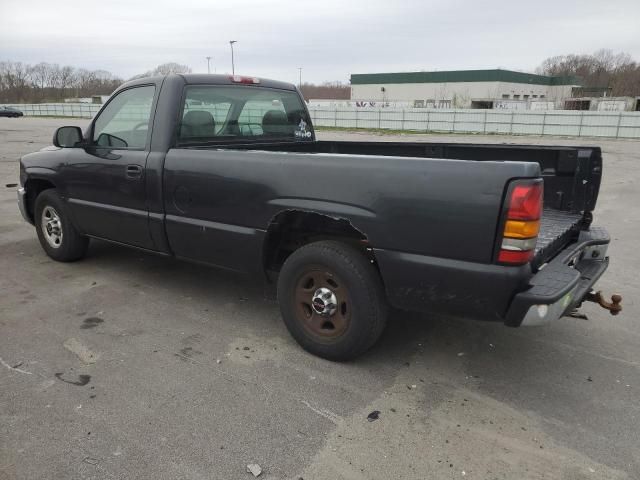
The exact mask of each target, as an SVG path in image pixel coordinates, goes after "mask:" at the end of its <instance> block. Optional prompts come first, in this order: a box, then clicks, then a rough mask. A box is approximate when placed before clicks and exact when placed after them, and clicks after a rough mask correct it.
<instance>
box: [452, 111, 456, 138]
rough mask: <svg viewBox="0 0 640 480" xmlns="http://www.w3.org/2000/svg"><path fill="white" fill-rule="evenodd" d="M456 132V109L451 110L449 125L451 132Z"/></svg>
mask: <svg viewBox="0 0 640 480" xmlns="http://www.w3.org/2000/svg"><path fill="white" fill-rule="evenodd" d="M455 132H456V111H455V110H454V111H453V125H451V133H455Z"/></svg>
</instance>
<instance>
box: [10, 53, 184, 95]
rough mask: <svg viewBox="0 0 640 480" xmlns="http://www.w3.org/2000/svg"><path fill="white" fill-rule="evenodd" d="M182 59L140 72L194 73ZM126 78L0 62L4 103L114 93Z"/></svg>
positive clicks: (54, 66) (46, 65) (52, 65)
mask: <svg viewBox="0 0 640 480" xmlns="http://www.w3.org/2000/svg"><path fill="white" fill-rule="evenodd" d="M190 72H191V69H190V68H189V67H188V66H186V65H180V64H178V63H164V64H162V65H158V66H157V67H156V68H154V69H153V70H149V71H147V72H144V73H141V74H140V75H136V76H134V77H132V79H133V78H141V77H146V76H153V75H167V74H169V73H190ZM123 82H124V80H123V79H122V78H120V77H117V76H116V75H113V74H112V73H110V72H107V71H106V70H87V69H84V68H74V67H71V66H69V65H65V66H60V65H58V64H57V63H47V62H40V63H37V64H35V65H29V64H27V63H22V62H11V61H4V62H0V103H43V102H62V101H64V99H65V98H81V97H90V96H92V95H110V94H111V93H112V92H113V91H114V90H115V89H116V88H118V87H119V86H120V85H122V83H123Z"/></svg>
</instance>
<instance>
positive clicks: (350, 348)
mask: <svg viewBox="0 0 640 480" xmlns="http://www.w3.org/2000/svg"><path fill="white" fill-rule="evenodd" d="M278 302H279V304H280V311H281V312H282V318H283V320H284V322H285V325H286V326H287V329H288V330H289V332H290V333H291V335H292V336H293V337H294V338H295V339H296V341H297V342H298V343H299V344H300V345H301V346H302V347H303V348H304V349H305V350H307V351H309V352H311V353H313V354H315V355H318V356H319V357H323V358H327V359H329V360H349V359H353V358H355V357H357V356H359V355H361V354H362V353H364V352H365V351H366V350H368V349H369V348H371V346H372V345H373V344H374V343H375V342H376V341H377V340H378V338H379V337H380V335H381V334H382V331H383V329H384V326H385V323H386V317H387V310H388V309H387V303H386V297H385V293H384V288H383V286H382V282H381V280H380V276H379V274H378V271H377V270H376V268H375V267H374V266H373V265H372V264H371V262H370V260H369V259H368V258H367V257H366V256H365V255H364V254H363V253H362V252H361V251H359V250H358V249H356V248H355V247H352V246H350V245H347V244H343V243H340V242H335V241H321V242H315V243H311V244H309V245H305V246H304V247H301V248H300V249H298V250H296V251H295V252H293V253H292V254H291V255H290V256H289V257H288V258H287V260H286V262H285V263H284V265H283V267H282V270H281V271H280V276H279V278H278Z"/></svg>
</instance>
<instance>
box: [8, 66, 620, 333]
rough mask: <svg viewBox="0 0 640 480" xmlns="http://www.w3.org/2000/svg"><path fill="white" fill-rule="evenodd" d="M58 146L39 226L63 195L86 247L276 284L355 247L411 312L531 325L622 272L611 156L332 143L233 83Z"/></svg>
mask: <svg viewBox="0 0 640 480" xmlns="http://www.w3.org/2000/svg"><path fill="white" fill-rule="evenodd" d="M131 99H133V100H131ZM118 102H133V103H134V104H135V106H136V109H137V110H136V111H143V112H147V113H146V116H144V117H141V119H137V120H135V121H134V122H133V124H132V125H133V126H131V128H129V127H127V122H128V121H130V120H129V117H123V118H122V119H119V117H118V115H119V113H118V110H117V108H118ZM114 119H116V120H117V121H115V124H117V126H113V127H112V126H111V125H112V124H113V125H115V124H114ZM145 122H146V123H145ZM105 125H106V126H105ZM64 128H67V129H69V128H73V127H64ZM145 128H146V130H145ZM118 129H119V130H118ZM64 133H65V135H66V136H68V135H70V134H73V133H74V132H69V131H65V132H64ZM58 138H66V137H65V136H62V135H61V136H59V135H58V133H56V137H55V138H54V144H55V145H56V147H52V148H49V149H46V150H45V151H41V152H38V153H35V154H31V155H28V156H25V157H24V158H23V159H22V161H21V189H20V191H19V203H20V209H21V211H22V212H23V215H24V216H25V218H26V219H28V220H29V221H31V222H34V220H35V223H36V224H38V218H36V217H37V215H36V214H37V212H36V209H35V204H36V198H37V197H38V195H39V194H40V193H42V192H43V191H45V190H48V189H55V190H56V192H57V193H58V194H59V195H60V197H61V200H62V201H63V202H64V205H65V206H66V208H65V210H68V218H69V222H71V224H72V225H73V227H74V228H75V229H76V230H77V232H78V233H79V234H80V235H83V236H88V237H96V238H101V239H104V240H109V241H113V242H117V243H120V244H125V245H130V246H133V247H137V248H143V249H145V250H148V251H152V252H155V253H159V254H162V255H171V256H176V257H179V258H184V259H188V260H192V261H197V262H202V263H206V264H210V265H214V266H219V267H223V268H227V269H232V270H236V271H240V272H244V273H248V274H250V275H254V276H255V275H263V274H264V273H265V272H266V273H267V278H269V279H271V280H275V279H276V278H277V277H278V275H279V274H280V272H281V271H282V268H283V265H284V264H285V263H286V261H287V259H288V258H289V257H290V256H292V255H293V254H294V252H296V251H298V250H299V249H301V248H302V247H304V246H306V245H309V244H312V243H314V242H327V241H328V242H341V243H343V244H345V245H348V248H347V249H346V250H345V252H347V254H349V255H350V253H349V252H352V251H357V252H360V254H362V255H364V256H365V258H366V260H367V261H368V262H369V263H371V264H373V265H374V266H375V271H376V272H377V273H376V274H377V275H379V282H380V284H381V285H382V288H383V289H384V292H385V293H386V299H387V300H388V302H389V303H390V304H391V305H393V306H395V307H398V308H403V309H409V310H422V311H437V312H443V313H450V314H455V315H461V316H467V317H472V318H478V319H482V320H491V321H501V322H505V323H506V324H507V325H510V326H519V325H520V324H523V323H524V324H535V323H542V322H543V321H548V320H552V319H553V318H557V317H559V316H562V315H564V314H567V313H568V312H569V311H570V310H571V309H573V308H575V307H576V306H578V305H579V304H580V302H582V301H583V300H589V299H591V298H595V297H593V295H592V294H591V291H592V290H591V286H592V285H593V284H594V283H595V281H596V280H597V279H598V278H599V277H600V275H601V274H602V273H603V272H604V270H605V269H606V266H607V262H608V257H606V245H607V244H608V243H609V237H608V234H606V232H604V231H603V230H602V229H598V228H596V227H592V226H591V223H592V213H591V212H592V211H593V209H594V207H595V204H596V200H597V196H598V191H599V187H600V179H601V175H602V158H601V153H600V149H599V148H597V147H551V146H548V147H547V146H526V145H506V144H502V145H481V144H446V143H409V142H407V143H404V142H403V143H400V142H337V141H334V142H327V141H317V140H316V139H315V133H314V131H313V126H312V124H311V119H310V117H309V113H308V111H307V109H306V106H305V103H304V101H303V100H302V99H301V97H300V94H299V92H298V91H297V89H296V87H295V86H293V85H289V84H285V83H281V82H274V81H270V80H264V79H254V78H247V77H238V76H235V77H227V76H223V75H170V76H167V77H158V78H150V79H140V80H135V81H132V82H129V83H127V84H125V85H124V86H123V87H121V88H120V89H119V90H118V91H116V92H115V93H114V94H113V95H112V97H111V98H110V100H109V102H108V103H107V104H106V105H105V106H104V107H103V108H102V110H101V111H100V112H99V113H98V114H97V116H96V118H95V119H94V120H93V122H92V123H91V125H90V126H89V127H88V129H87V130H86V131H85V132H84V133H82V138H81V139H79V140H78V141H77V142H75V143H73V144H71V145H61V144H60V141H58V140H57V139H58ZM44 173H46V174H47V175H45V174H44ZM47 177H51V178H55V184H53V183H51V182H48V181H47ZM332 245H333V244H329V245H328V246H327V245H324V247H323V248H324V250H322V252H325V251H328V250H327V249H331V248H334V246H332ZM341 252H342V250H341ZM316 254H317V255H320V253H316ZM322 254H323V255H324V253H322ZM362 268H364V267H362ZM310 275H311V274H310ZM314 275H315V274H314ZM314 275H311V276H310V278H320V277H314ZM336 278H337V277H336ZM330 279H331V276H329V280H330ZM345 283H346V282H345ZM292 284H293V283H292ZM301 288H302V289H303V290H304V285H303V286H302V287H301ZM309 288H310V287H309ZM323 288H324V290H326V289H327V288H328V287H327V286H326V285H325V287H323ZM324 290H323V292H324ZM318 291H320V290H318ZM312 293H313V292H312ZM316 293H317V291H316ZM325 294H326V297H322V298H334V297H332V296H330V295H329V294H328V293H326V292H324V293H323V295H325ZM567 295H569V296H567ZM338 297H339V296H338ZM338 297H336V298H338ZM313 298H314V299H315V301H317V302H320V300H322V298H320V297H318V296H315V297H313ZM599 298H601V297H599ZM616 300H617V299H616ZM317 302H316V303H317ZM558 302H559V303H558ZM601 303H602V302H601ZM318 304H319V303H318ZM310 305H311V304H310ZM615 305H616V306H615V307H611V308H614V309H618V306H619V301H618V302H615ZM313 306H314V308H315V306H317V305H316V304H313ZM334 306H335V305H334ZM318 308H319V307H318ZM345 308H346V307H345ZM329 310H331V309H329ZM329 310H327V309H326V308H325V309H324V310H322V309H320V310H319V311H322V312H325V311H329ZM543 313H544V315H542V314H543ZM311 314H313V312H311ZM342 314H343V316H344V318H348V317H349V314H348V313H347V310H344V311H343V312H342ZM534 317H535V318H534ZM328 323H330V322H328Z"/></svg>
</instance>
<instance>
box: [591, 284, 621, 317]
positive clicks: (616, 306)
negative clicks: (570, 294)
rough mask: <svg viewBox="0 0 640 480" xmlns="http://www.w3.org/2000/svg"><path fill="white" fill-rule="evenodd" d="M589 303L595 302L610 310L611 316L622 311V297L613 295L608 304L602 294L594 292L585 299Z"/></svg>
mask: <svg viewBox="0 0 640 480" xmlns="http://www.w3.org/2000/svg"><path fill="white" fill-rule="evenodd" d="M584 299H585V300H586V301H587V302H595V303H597V304H598V305H600V306H601V307H602V308H605V309H607V310H609V313H610V314H611V315H617V314H619V313H620V312H621V311H622V305H620V302H622V295H618V294H613V295H611V301H610V302H608V301H607V300H605V298H604V296H603V295H602V292H594V291H593V290H592V291H591V292H589V293H587V295H586V296H585V297H584Z"/></svg>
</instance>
